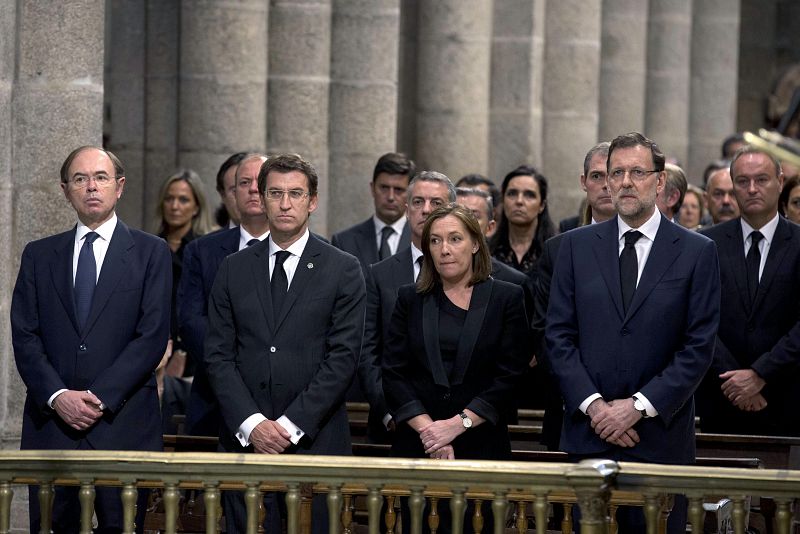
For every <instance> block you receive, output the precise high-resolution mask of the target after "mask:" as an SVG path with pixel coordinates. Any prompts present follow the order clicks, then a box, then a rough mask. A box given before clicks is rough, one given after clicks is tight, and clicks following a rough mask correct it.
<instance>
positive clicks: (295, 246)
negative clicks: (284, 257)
mask: <svg viewBox="0 0 800 534" xmlns="http://www.w3.org/2000/svg"><path fill="white" fill-rule="evenodd" d="M310 235H311V233H310V232H309V231H308V228H306V231H305V232H303V235H301V236H300V239H298V240H297V241H295V242H294V243H292V244H291V245H289V248H287V249H282V248H281V247H279V246H278V245H276V244H275V241H273V240H272V236H271V235H270V236H269V255H270V256H272V255H273V254H275V253H276V252H280V251H281V250H286V252H289V253H290V254H291V255H292V256H297V257H298V258H299V257H300V256H302V255H303V251H304V250H305V249H306V244H307V243H308V236H310Z"/></svg>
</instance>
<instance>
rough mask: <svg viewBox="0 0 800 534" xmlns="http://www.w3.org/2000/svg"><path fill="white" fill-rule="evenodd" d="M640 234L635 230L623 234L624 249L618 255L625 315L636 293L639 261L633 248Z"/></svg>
mask: <svg viewBox="0 0 800 534" xmlns="http://www.w3.org/2000/svg"><path fill="white" fill-rule="evenodd" d="M640 237H642V233H641V232H639V231H637V230H629V231H627V232H625V247H624V248H623V249H622V254H620V255H619V281H620V285H621V286H622V309H623V311H624V312H625V314H626V315H627V313H628V307H629V306H630V305H631V301H632V300H633V294H634V292H635V291H636V279H637V278H638V277H639V260H638V258H637V256H636V247H635V246H634V245H635V244H636V242H637V241H638V240H639V238H640Z"/></svg>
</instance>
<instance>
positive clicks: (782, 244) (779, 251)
mask: <svg viewBox="0 0 800 534" xmlns="http://www.w3.org/2000/svg"><path fill="white" fill-rule="evenodd" d="M788 224H789V223H788V222H787V221H786V220H784V219H783V218H782V217H781V218H779V219H778V226H777V227H776V228H775V235H774V236H772V243H770V245H769V252H768V253H767V261H766V263H765V264H764V272H763V273H761V280H760V281H759V283H758V291H757V292H756V300H755V302H754V303H753V310H752V311H755V310H757V309H758V308H759V306H760V305H761V302H762V301H763V300H764V296H765V295H766V294H767V293H768V292H769V287H770V285H771V284H772V281H773V280H774V279H775V274H776V273H777V271H778V266H779V265H780V264H781V262H782V261H783V257H784V256H785V255H786V250H787V249H788V248H789V241H790V240H791V238H792V234H791V233H790V232H789V228H788ZM742 250H744V248H742ZM795 275H797V273H795Z"/></svg>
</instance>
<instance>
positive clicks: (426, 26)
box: [417, 0, 492, 181]
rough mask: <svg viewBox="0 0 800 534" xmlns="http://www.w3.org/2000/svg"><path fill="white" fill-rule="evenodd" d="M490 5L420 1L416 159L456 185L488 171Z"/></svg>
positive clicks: (472, 0) (476, 0)
mask: <svg viewBox="0 0 800 534" xmlns="http://www.w3.org/2000/svg"><path fill="white" fill-rule="evenodd" d="M491 32H492V2H491V1H490V0H439V1H437V2H428V1H425V2H420V3H419V13H418V34H417V36H418V39H419V40H418V63H417V64H418V71H417V73H418V75H417V76H418V77H417V111H418V113H417V159H418V164H419V166H420V168H424V169H431V170H437V171H440V172H443V173H445V174H447V175H448V176H450V177H451V178H452V179H453V180H454V181H455V180H457V179H458V178H459V177H460V176H462V175H464V174H467V173H474V172H478V173H482V174H485V173H486V172H487V171H488V163H489V148H488V142H489V75H490V66H489V60H490V56H491V42H490V39H491Z"/></svg>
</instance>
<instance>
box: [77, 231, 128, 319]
mask: <svg viewBox="0 0 800 534" xmlns="http://www.w3.org/2000/svg"><path fill="white" fill-rule="evenodd" d="M134 246H136V244H135V243H134V241H133V237H131V233H130V231H128V227H127V226H125V225H124V224H123V223H122V221H117V227H116V228H114V233H113V234H112V236H111V242H110V243H109V244H108V251H106V257H105V259H104V260H103V266H102V267H101V268H100V277H99V278H98V279H97V287H96V288H95V290H94V296H93V297H92V307H91V309H90V310H89V317H88V318H87V319H86V326H85V328H84V330H85V331H86V332H88V331H89V330H90V329H91V328H92V325H93V324H94V322H95V321H96V320H97V318H98V317H99V316H100V312H101V311H102V310H103V308H104V307H105V305H106V303H107V302H108V299H109V298H111V294H112V293H113V292H114V288H115V287H117V284H119V282H120V280H122V277H123V275H124V274H125V272H126V271H127V257H128V251H129V250H131V249H132V248H133V247H134Z"/></svg>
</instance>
